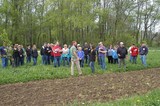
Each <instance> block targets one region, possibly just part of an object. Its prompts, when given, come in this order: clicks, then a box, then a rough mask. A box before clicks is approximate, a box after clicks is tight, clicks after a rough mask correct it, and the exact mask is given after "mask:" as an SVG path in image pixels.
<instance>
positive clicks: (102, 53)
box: [98, 42, 107, 70]
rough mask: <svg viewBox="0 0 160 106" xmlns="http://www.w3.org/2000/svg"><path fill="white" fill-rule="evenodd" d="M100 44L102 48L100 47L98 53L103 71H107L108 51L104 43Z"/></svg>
mask: <svg viewBox="0 0 160 106" xmlns="http://www.w3.org/2000/svg"><path fill="white" fill-rule="evenodd" d="M99 44H100V46H99V50H98V52H99V59H100V65H101V69H102V70H106V53H107V50H106V47H105V46H104V45H103V43H102V42H100V43H99Z"/></svg>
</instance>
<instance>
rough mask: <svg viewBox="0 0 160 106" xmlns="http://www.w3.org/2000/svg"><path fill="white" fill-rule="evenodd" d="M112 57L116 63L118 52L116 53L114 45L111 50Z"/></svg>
mask: <svg viewBox="0 0 160 106" xmlns="http://www.w3.org/2000/svg"><path fill="white" fill-rule="evenodd" d="M112 58H113V63H114V64H118V54H117V47H116V46H114V49H113V52H112Z"/></svg>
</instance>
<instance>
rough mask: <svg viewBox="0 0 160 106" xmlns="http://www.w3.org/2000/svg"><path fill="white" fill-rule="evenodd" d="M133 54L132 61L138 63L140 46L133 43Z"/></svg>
mask: <svg viewBox="0 0 160 106" xmlns="http://www.w3.org/2000/svg"><path fill="white" fill-rule="evenodd" d="M131 55H132V63H133V64H137V56H138V47H136V46H135V44H133V46H132V48H131Z"/></svg>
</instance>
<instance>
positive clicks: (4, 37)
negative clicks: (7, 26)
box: [0, 30, 11, 45]
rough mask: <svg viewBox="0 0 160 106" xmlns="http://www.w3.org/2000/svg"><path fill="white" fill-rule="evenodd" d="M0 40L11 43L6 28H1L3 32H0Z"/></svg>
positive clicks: (5, 43) (6, 43) (7, 43)
mask: <svg viewBox="0 0 160 106" xmlns="http://www.w3.org/2000/svg"><path fill="white" fill-rule="evenodd" d="M0 40H1V41H2V42H3V44H4V45H11V41H10V40H9V38H8V34H7V33H6V30H3V33H2V34H0Z"/></svg>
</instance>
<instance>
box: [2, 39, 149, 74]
mask: <svg viewBox="0 0 160 106" xmlns="http://www.w3.org/2000/svg"><path fill="white" fill-rule="evenodd" d="M128 53H129V54H130V62H132V63H134V64H136V63H137V56H138V55H140V57H141V61H142V64H143V65H144V66H147V64H146V55H147V54H148V47H147V46H146V45H145V43H142V45H141V47H140V48H138V47H136V46H135V45H134V44H133V45H132V46H131V47H130V48H129V49H128V50H127V48H126V47H125V46H124V43H123V42H120V43H119V44H118V45H116V46H112V45H110V46H109V48H107V47H105V46H104V45H103V43H102V42H99V43H98V46H96V47H95V46H94V45H92V44H88V43H85V44H84V45H81V44H77V42H76V41H72V45H71V46H68V45H67V44H64V45H63V47H61V46H60V44H59V42H56V43H55V44H49V43H44V45H43V46H42V48H41V49H40V55H41V58H42V59H41V60H42V64H44V65H49V64H54V67H60V65H61V63H62V65H63V66H71V75H74V64H75V65H76V66H77V69H78V72H79V74H80V75H81V74H82V71H81V67H84V64H87V65H89V66H90V67H91V70H92V73H94V72H95V67H94V64H95V61H96V60H97V61H98V64H99V65H100V67H101V69H102V70H106V69H107V67H106V57H107V58H108V63H111V64H118V66H119V67H121V65H122V64H123V66H124V69H126V61H125V59H126V56H127V54H128ZM0 56H1V60H2V67H3V68H5V67H7V66H8V61H10V65H12V66H13V67H18V66H21V65H23V64H24V63H25V62H24V61H25V58H26V63H31V60H32V59H33V65H36V64H37V58H38V56H39V55H38V50H37V48H36V45H33V46H32V47H31V46H30V45H27V47H26V48H24V47H23V45H18V44H14V45H13V46H6V45H4V46H1V47H0Z"/></svg>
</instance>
